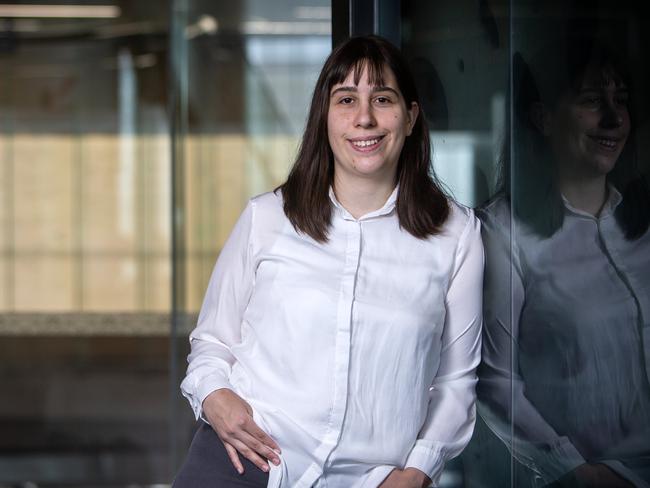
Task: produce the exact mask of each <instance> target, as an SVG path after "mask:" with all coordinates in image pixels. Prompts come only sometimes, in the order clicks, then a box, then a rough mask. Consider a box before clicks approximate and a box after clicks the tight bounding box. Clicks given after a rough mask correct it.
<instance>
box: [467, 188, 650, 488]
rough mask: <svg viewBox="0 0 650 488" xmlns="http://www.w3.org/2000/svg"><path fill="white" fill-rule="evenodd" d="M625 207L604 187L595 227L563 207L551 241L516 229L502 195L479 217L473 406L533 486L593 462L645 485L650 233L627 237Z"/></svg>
mask: <svg viewBox="0 0 650 488" xmlns="http://www.w3.org/2000/svg"><path fill="white" fill-rule="evenodd" d="M620 201H621V196H620V194H619V193H618V192H617V191H616V189H614V188H613V187H611V188H610V198H609V200H608V202H607V203H606V205H605V206H604V207H603V209H602V211H601V214H600V216H599V217H598V218H596V217H594V216H592V215H590V214H588V213H585V212H582V211H580V210H578V209H576V208H574V207H572V206H571V205H570V204H569V202H567V201H566V200H565V202H564V203H565V215H564V222H563V224H562V227H561V228H560V229H558V230H557V231H556V232H555V233H554V234H553V235H552V236H551V237H549V238H542V237H540V236H538V235H537V234H535V233H534V232H533V231H532V230H531V229H530V228H528V227H527V226H526V225H525V224H523V223H521V222H520V221H518V220H514V221H511V218H510V204H509V203H508V201H506V200H505V199H503V198H500V199H497V200H495V201H494V202H493V203H492V204H491V205H489V206H487V207H486V208H485V209H484V210H483V211H482V212H481V218H482V220H483V231H484V241H485V247H486V255H487V263H486V280H485V337H484V351H483V353H484V367H483V368H482V370H481V371H482V374H481V381H480V386H479V391H480V393H481V395H480V397H481V399H482V400H483V401H484V403H483V402H482V405H485V407H486V408H485V409H484V414H485V417H486V421H487V422H488V423H489V424H490V425H491V427H492V428H493V429H494V430H495V431H496V433H497V434H498V435H499V436H500V437H502V438H503V439H504V440H505V441H506V443H507V444H510V443H511V442H513V441H514V452H513V454H514V455H515V457H516V458H517V459H519V461H521V462H522V463H523V464H525V465H527V466H529V467H530V468H531V469H532V470H533V472H534V473H536V475H537V476H539V480H538V481H539V482H540V484H546V483H550V482H552V481H553V480H555V479H558V478H559V477H561V476H562V475H564V474H565V473H567V472H568V471H571V470H572V469H574V468H576V467H577V466H579V465H580V464H582V463H584V462H585V461H589V462H601V463H605V464H608V465H609V466H610V467H611V468H613V469H614V470H615V471H617V472H619V473H620V474H621V475H623V476H624V477H626V478H627V479H629V480H630V481H632V482H633V483H634V485H635V486H638V487H649V486H650V388H649V383H648V379H649V378H650V340H649V338H650V232H646V233H645V235H643V236H642V237H640V238H639V239H636V240H627V239H626V238H625V236H624V234H623V231H622V229H621V227H620V226H619V224H618V222H617V221H616V218H615V216H614V211H615V209H616V207H617V206H618V204H619V203H620ZM507 419H511V420H512V422H514V426H511V425H510V421H509V420H507ZM512 427H514V432H515V433H516V438H515V439H512V437H511V432H512V431H511V429H512Z"/></svg>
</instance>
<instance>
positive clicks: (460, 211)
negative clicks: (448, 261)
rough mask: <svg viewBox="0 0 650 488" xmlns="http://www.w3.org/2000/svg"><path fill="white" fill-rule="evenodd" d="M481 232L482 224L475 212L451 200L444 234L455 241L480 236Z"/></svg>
mask: <svg viewBox="0 0 650 488" xmlns="http://www.w3.org/2000/svg"><path fill="white" fill-rule="evenodd" d="M480 231H481V224H480V221H479V219H478V218H477V217H476V214H475V212H474V210H472V209H471V208H470V207H467V206H465V205H461V204H460V203H458V202H456V201H455V200H449V216H448V217H447V220H446V221H445V224H444V226H443V230H442V233H443V234H444V235H446V236H449V237H452V238H454V239H455V240H463V239H466V238H468V237H469V238H471V237H472V236H473V235H474V236H475V235H478V234H480Z"/></svg>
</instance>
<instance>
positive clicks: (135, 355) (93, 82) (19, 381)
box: [0, 1, 171, 486]
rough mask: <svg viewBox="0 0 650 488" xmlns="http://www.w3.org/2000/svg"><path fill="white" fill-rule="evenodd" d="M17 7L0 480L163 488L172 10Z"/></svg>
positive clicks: (2, 246) (3, 150)
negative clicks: (156, 486) (160, 487)
mask: <svg viewBox="0 0 650 488" xmlns="http://www.w3.org/2000/svg"><path fill="white" fill-rule="evenodd" d="M18 3H20V5H12V4H3V5H2V6H1V9H0V16H2V19H0V22H1V23H2V29H1V31H2V32H0V313H2V315H0V356H2V358H3V360H2V366H1V367H0V382H1V383H2V385H3V387H4V388H5V392H11V393H10V394H4V395H3V396H2V400H1V401H0V431H1V432H2V435H1V436H0V485H2V486H5V485H7V486H28V485H29V486H99V485H102V486H106V485H113V486H119V485H122V486H126V485H129V484H134V483H142V484H152V483H161V482H168V481H169V479H170V476H171V467H170V458H169V438H170V434H169V425H170V424H169V419H168V414H169V404H170V403H169V381H170V380H169V312H170V295H171V293H170V283H171V279H170V267H171V266H170V259H171V254H170V235H171V232H170V223H171V218H170V216H169V209H170V207H171V205H170V204H171V201H170V198H171V192H170V186H171V185H170V182H171V178H170V168H171V164H170V154H169V136H168V133H169V123H168V120H167V119H168V117H167V113H166V112H167V103H168V101H167V91H168V89H167V79H168V76H167V58H168V44H167V43H168V19H167V8H160V3H159V2H151V1H147V2H144V1H143V2H110V1H108V2H101V5H98V2H78V3H79V5H76V6H75V5H68V6H67V7H65V11H62V10H61V9H62V8H63V6H61V5H55V4H54V2H47V1H46V2H37V3H38V4H39V5H31V4H28V3H25V2H18ZM25 9H27V10H28V12H27V13H25Z"/></svg>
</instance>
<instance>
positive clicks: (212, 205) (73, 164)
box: [0, 0, 650, 488]
mask: <svg viewBox="0 0 650 488" xmlns="http://www.w3.org/2000/svg"><path fill="white" fill-rule="evenodd" d="M574 4H575V5H574ZM639 4H640V2H639ZM576 12H577V14H576ZM570 15H581V16H582V17H583V18H585V19H588V20H591V21H595V22H600V23H610V24H613V25H615V27H616V29H618V30H617V32H618V33H619V34H620V35H622V36H623V39H622V44H623V45H625V46H627V47H626V48H627V49H629V51H630V53H631V54H632V55H633V56H637V58H638V59H643V56H642V54H641V53H643V52H647V48H648V45H649V44H650V39H649V37H648V32H649V30H648V29H647V26H648V18H647V17H645V16H644V15H645V14H643V11H642V9H641V7H640V5H637V4H636V3H635V2H625V1H622V2H621V1H618V2H616V5H612V4H611V3H606V2H600V3H598V2H584V3H582V4H580V3H577V4H576V3H575V2H561V1H533V0H428V1H416V0H401V1H399V0H392V1H388V0H375V1H363V0H346V1H338V0H333V1H329V0H239V1H238V0H235V1H230V2H214V1H208V0H166V1H161V0H137V1H136V0H132V1H129V0H90V1H76V2H73V1H71V0H60V1H54V0H38V1H34V2H31V1H14V2H0V385H1V390H0V487H2V488H6V487H24V488H27V487H29V488H36V487H68V486H76V487H94V486H114V487H138V486H142V487H144V486H150V487H153V486H157V487H163V486H169V485H170V484H171V479H172V476H173V473H174V472H175V470H176V469H177V467H178V466H179V463H180V462H181V461H182V457H183V455H184V453H185V451H186V449H187V446H188V445H189V441H190V439H191V436H192V434H193V430H194V428H195V424H194V419H193V417H192V415H191V412H190V409H189V408H188V405H187V404H186V403H185V402H184V400H183V399H182V398H181V397H180V393H179V390H178V384H179V383H180V379H181V378H182V375H183V373H184V370H185V364H186V363H185V357H186V355H187V352H188V350H189V345H188V343H187V335H188V332H189V330H190V329H191V328H192V327H193V324H194V321H195V318H196V314H197V312H198V309H199V307H200V304H201V300H202V297H203V293H204V291H205V287H206V285H207V281H208V278H209V274H210V272H211V270H212V266H213V264H214V261H215V259H216V257H217V255H218V253H219V251H220V249H221V246H222V244H223V243H224V241H225V239H226V237H227V235H228V233H229V232H230V229H231V227H232V225H233V224H234V222H235V220H236V218H237V217H238V215H239V213H240V211H241V210H242V208H243V206H244V204H245V202H246V201H247V199H248V198H250V197H251V196H253V195H255V194H258V193H261V192H264V191H268V190H271V189H273V188H275V187H276V186H277V185H278V184H280V183H281V182H282V181H283V179H284V177H285V176H286V174H287V171H288V168H289V167H290V165H291V164H292V162H293V158H294V156H295V153H296V149H297V144H298V142H299V139H300V136H301V133H302V130H303V127H304V123H305V117H306V114H307V110H308V104H309V100H310V97H311V91H312V88H313V85H314V83H315V81H316V77H317V75H318V71H319V69H320V67H321V65H322V63H323V61H324V60H325V58H326V57H327V55H328V54H329V52H330V50H331V48H332V45H333V44H335V43H336V42H338V41H340V40H342V39H344V38H345V37H347V36H349V35H353V34H360V33H370V32H376V33H380V34H383V35H385V36H387V37H389V38H390V39H391V40H392V41H393V42H395V43H396V44H399V45H401V47H402V49H403V50H404V52H405V54H406V55H407V57H408V58H409V60H410V61H411V62H412V65H413V69H414V72H415V73H416V76H417V79H418V83H419V85H420V86H419V88H420V91H421V96H422V99H423V109H424V111H425V113H426V116H427V118H428V120H429V123H430V128H431V131H432V141H433V147H434V161H433V165H434V168H435V170H436V171H437V173H438V174H439V176H440V177H441V179H442V180H443V182H444V183H445V184H446V185H447V187H448V188H449V190H450V191H451V192H452V193H453V194H454V196H455V197H456V198H457V199H458V200H459V201H460V202H461V203H464V204H466V205H469V206H476V205H479V204H480V203H482V202H484V201H485V200H486V199H488V198H489V197H490V195H491V194H492V193H493V192H494V190H495V176H496V168H497V160H498V159H499V154H500V153H501V151H502V150H503V142H504V140H505V135H506V133H507V130H508V128H507V126H506V120H507V113H506V112H507V109H506V107H507V103H506V102H507V98H508V96H509V95H508V80H509V72H510V71H509V68H510V59H511V56H512V53H513V52H514V51H520V50H523V51H526V50H529V49H533V48H534V47H535V45H534V44H535V40H536V39H537V38H538V34H539V33H541V32H548V31H549V30H553V29H558V30H559V29H563V28H565V27H564V26H565V24H564V22H565V20H566V19H567V18H568V16H570ZM641 65H643V63H641ZM642 67H644V66H642ZM637 78H638V80H639V81H640V82H645V83H646V85H645V86H647V82H648V81H649V80H648V79H647V76H646V74H645V71H644V70H643V69H640V70H638V73H637ZM640 86H643V85H642V84H641V85H640ZM637 100H638V103H639V104H640V106H646V105H647V103H648V95H647V90H646V92H644V91H641V92H640V96H639V97H638V98H637ZM639 131H641V133H642V134H643V133H645V134H648V127H647V123H646V124H645V125H643V124H642V125H641V126H640V127H639ZM643 139H644V138H643V137H638V139H637V140H639V141H643ZM645 139H646V140H647V139H648V138H647V137H646V138H645ZM640 144H641V146H640V148H639V151H640V153H641V154H642V155H644V154H645V155H647V149H648V148H647V143H646V142H642V143H640ZM640 160H642V161H647V158H640ZM646 164H647V163H646ZM510 462H511V461H510V460H509V458H508V457H507V456H504V457H503V463H504V465H507V466H509V463H510ZM468 480H469V478H467V476H465V475H464V468H463V460H462V459H461V460H458V461H456V462H455V463H452V465H451V466H450V467H449V468H448V470H447V472H446V473H445V475H444V476H443V481H442V483H443V486H446V487H456V486H470V485H471V484H472V483H471V482H470V481H468ZM502 486H505V485H502Z"/></svg>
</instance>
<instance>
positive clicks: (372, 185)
mask: <svg viewBox="0 0 650 488" xmlns="http://www.w3.org/2000/svg"><path fill="white" fill-rule="evenodd" d="M332 186H333V189H334V194H335V195H336V199H337V200H338V202H339V203H340V204H341V205H342V206H343V208H345V209H346V210H347V211H348V212H350V214H351V215H352V216H353V217H354V218H355V219H358V218H360V217H362V216H363V215H366V214H367V213H370V212H373V211H375V210H379V209H380V208H381V207H383V206H384V204H385V203H386V200H388V197H389V196H390V194H391V193H392V192H393V190H394V189H395V184H394V183H389V182H377V181H374V180H371V179H367V180H366V179H362V178H359V179H355V180H354V181H350V180H349V179H347V178H337V176H336V173H334V184H333V185H332Z"/></svg>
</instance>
